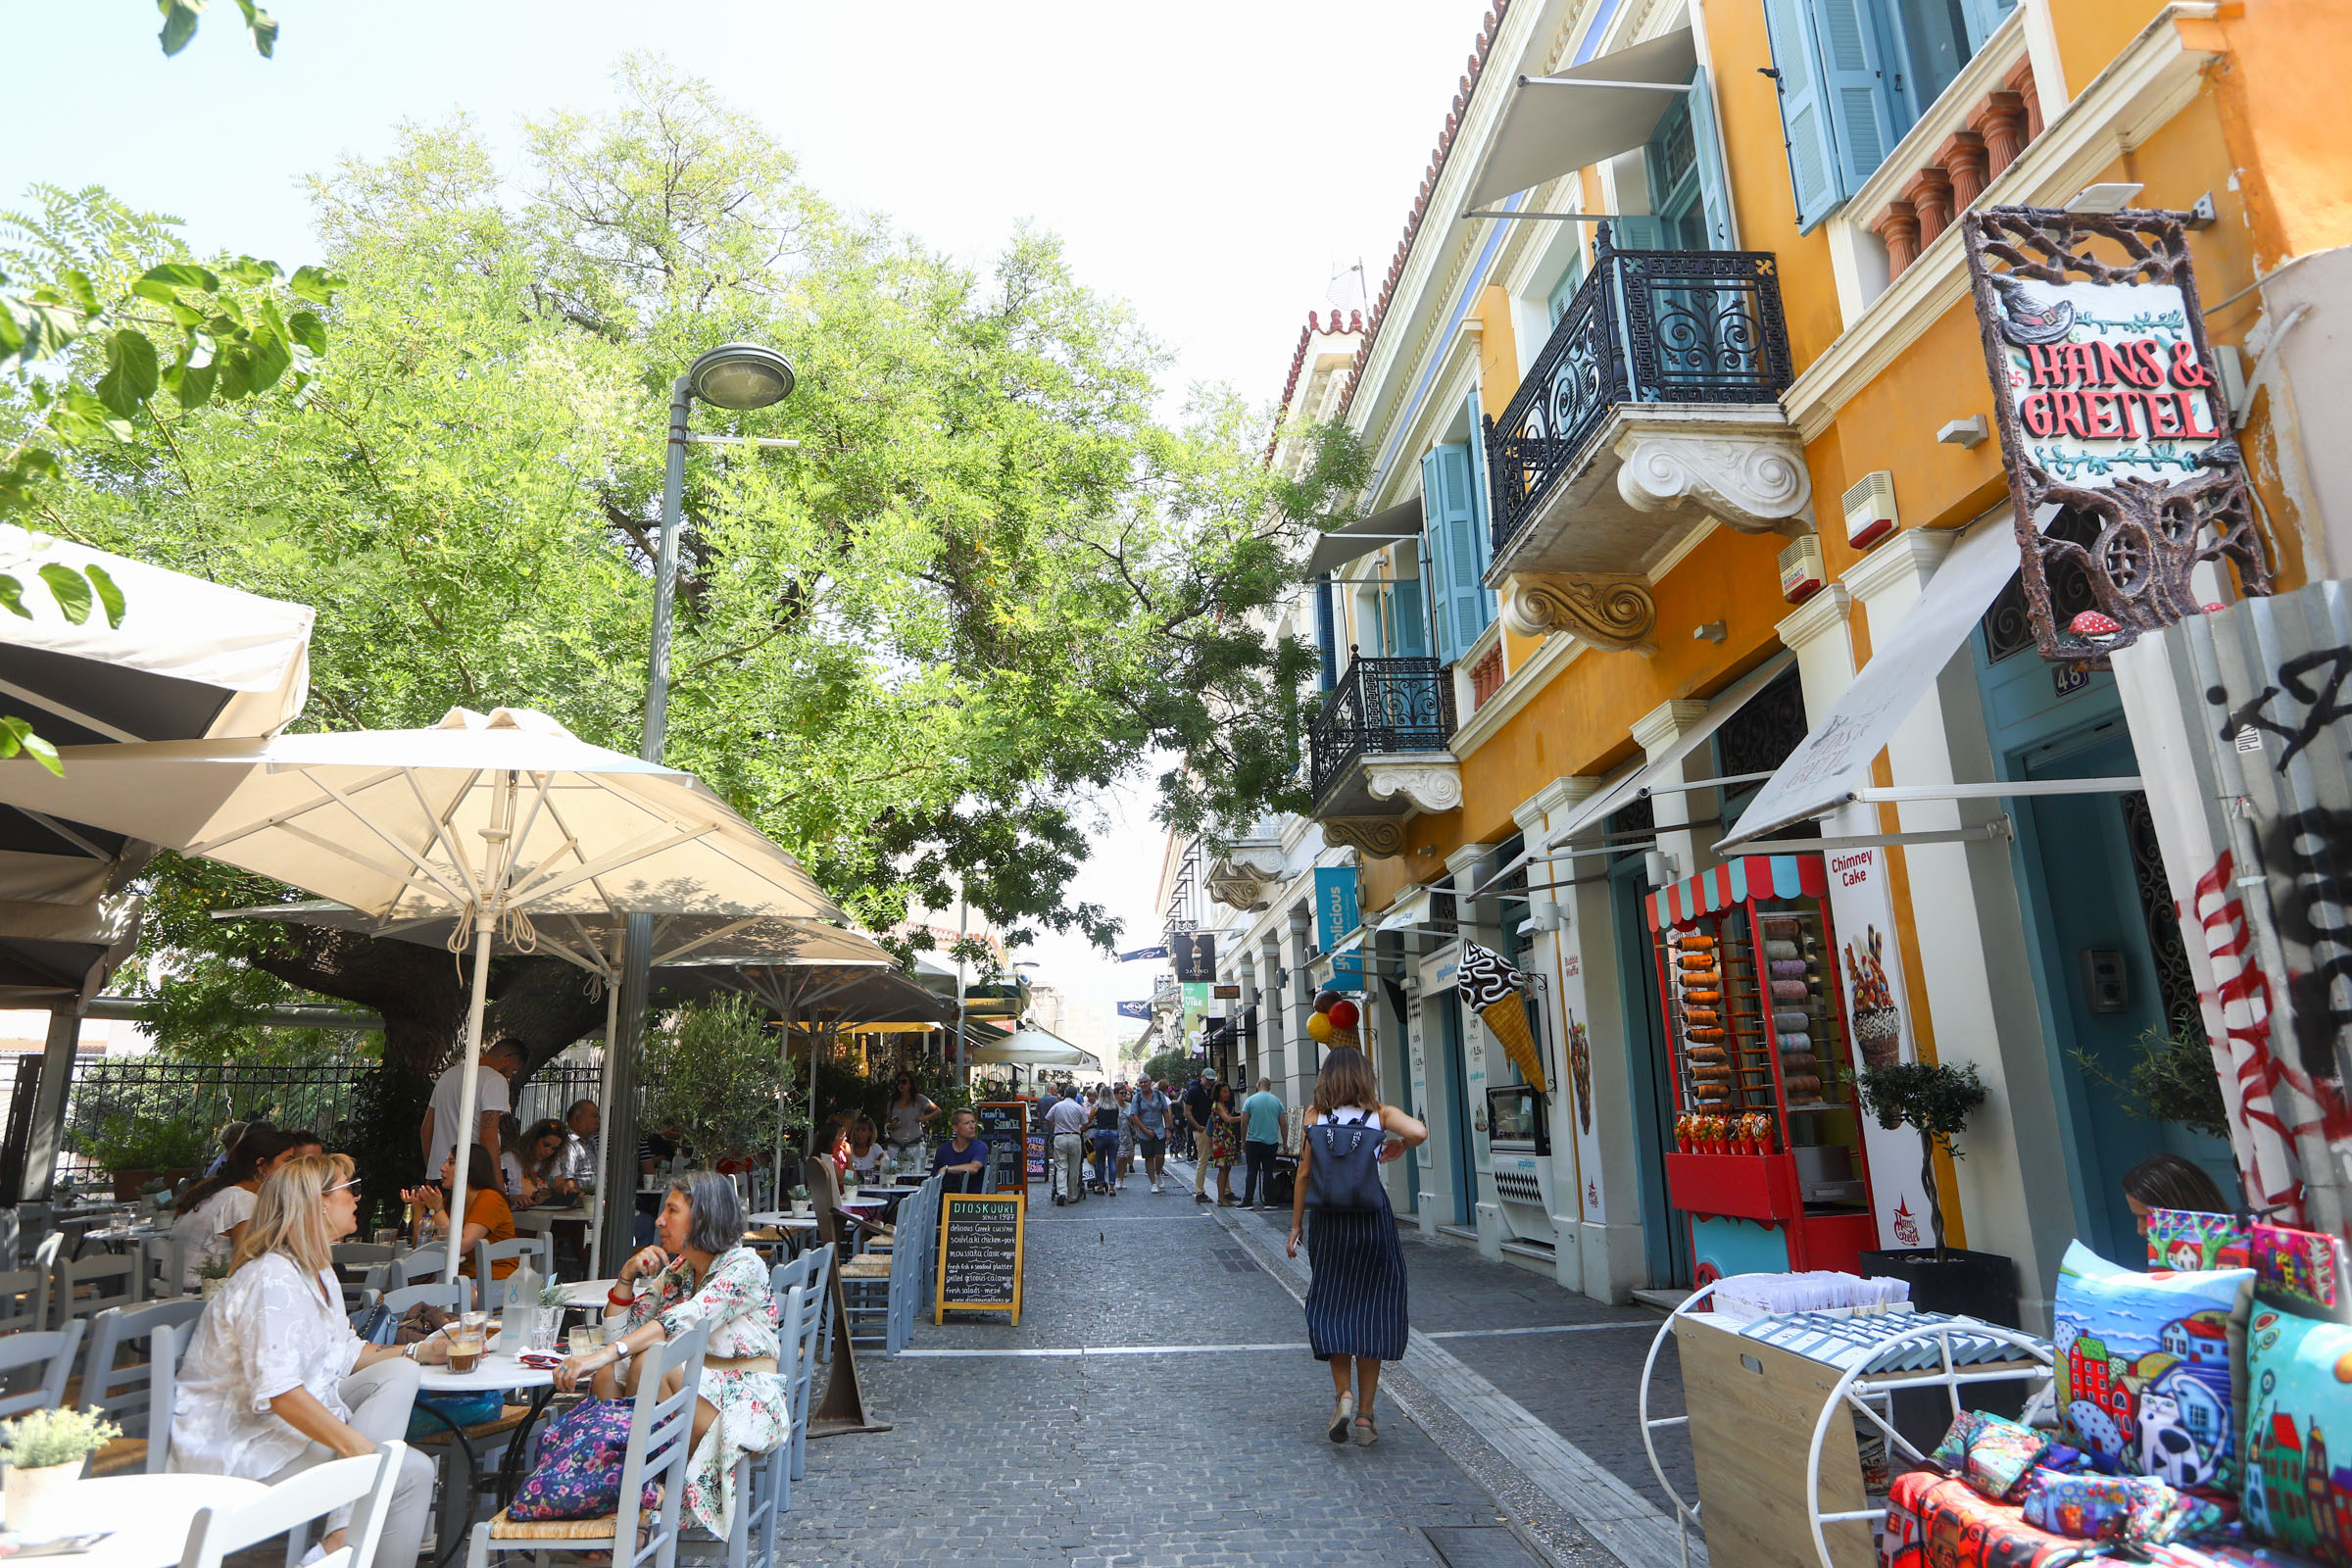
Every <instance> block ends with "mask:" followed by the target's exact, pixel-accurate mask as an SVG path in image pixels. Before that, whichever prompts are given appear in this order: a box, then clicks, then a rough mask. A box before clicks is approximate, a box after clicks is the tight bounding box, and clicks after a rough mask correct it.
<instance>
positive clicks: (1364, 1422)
mask: <svg viewBox="0 0 2352 1568" xmlns="http://www.w3.org/2000/svg"><path fill="white" fill-rule="evenodd" d="M1379 1441H1380V1423H1379V1422H1377V1421H1375V1420H1373V1419H1372V1418H1371V1417H1370V1416H1368V1415H1359V1416H1357V1417H1356V1418H1355V1446H1357V1447H1359V1448H1369V1447H1370V1446H1372V1445H1374V1444H1375V1443H1378V1442H1379Z"/></svg>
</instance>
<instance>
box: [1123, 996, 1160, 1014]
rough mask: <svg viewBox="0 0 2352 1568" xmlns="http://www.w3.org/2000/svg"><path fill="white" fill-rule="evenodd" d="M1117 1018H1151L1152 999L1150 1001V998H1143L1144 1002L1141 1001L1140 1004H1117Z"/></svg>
mask: <svg viewBox="0 0 2352 1568" xmlns="http://www.w3.org/2000/svg"><path fill="white" fill-rule="evenodd" d="M1119 1016H1120V1017H1122V1018H1149V1017H1151V1016H1152V999H1151V998H1150V997H1146V998H1144V1000H1143V1001H1141V1002H1122V1003H1120V1004H1119Z"/></svg>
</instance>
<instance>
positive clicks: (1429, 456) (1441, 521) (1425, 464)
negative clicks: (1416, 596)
mask: <svg viewBox="0 0 2352 1568" xmlns="http://www.w3.org/2000/svg"><path fill="white" fill-rule="evenodd" d="M1445 452H1446V449H1445V448H1444V447H1438V448H1435V449H1433V450H1431V451H1429V452H1426V453H1423V454H1422V457H1421V531H1422V539H1423V541H1424V543H1423V546H1422V550H1421V580H1422V581H1423V582H1424V583H1427V584H1428V585H1429V588H1428V592H1429V609H1430V617H1429V618H1430V621H1431V624H1432V626H1433V628H1434V630H1435V631H1436V633H1437V653H1438V662H1440V663H1444V664H1450V663H1452V662H1453V658H1454V642H1453V616H1452V613H1451V604H1452V601H1451V600H1450V599H1449V598H1448V597H1447V595H1448V590H1449V585H1450V584H1451V583H1452V581H1453V562H1452V558H1451V555H1450V553H1449V551H1448V550H1447V546H1448V545H1449V544H1450V543H1451V536H1450V535H1449V534H1448V533H1447V531H1446V499H1445V498H1446V479H1445V475H1444V473H1443V471H1442V464H1441V462H1440V460H1441V459H1442V458H1443V456H1444V455H1445Z"/></svg>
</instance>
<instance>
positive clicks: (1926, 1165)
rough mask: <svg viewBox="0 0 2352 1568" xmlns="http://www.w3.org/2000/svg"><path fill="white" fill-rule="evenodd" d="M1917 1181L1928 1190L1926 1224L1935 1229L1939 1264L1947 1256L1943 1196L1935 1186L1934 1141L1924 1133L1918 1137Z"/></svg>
mask: <svg viewBox="0 0 2352 1568" xmlns="http://www.w3.org/2000/svg"><path fill="white" fill-rule="evenodd" d="M1919 1180H1920V1184H1921V1185H1922V1186H1924V1187H1925V1188H1927V1190H1928V1222H1929V1223H1930V1224H1931V1225H1933V1226H1934V1227H1935V1228H1936V1262H1938V1263H1941V1262H1944V1261H1946V1259H1947V1255H1948V1254H1947V1251H1946V1249H1945V1247H1944V1245H1943V1195H1942V1193H1941V1192H1939V1191H1938V1190H1937V1189H1936V1140H1935V1139H1933V1138H1930V1137H1929V1136H1928V1135H1927V1134H1926V1133H1921V1134H1920V1135H1919Z"/></svg>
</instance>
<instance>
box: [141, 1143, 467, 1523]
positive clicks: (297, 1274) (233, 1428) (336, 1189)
mask: <svg viewBox="0 0 2352 1568" xmlns="http://www.w3.org/2000/svg"><path fill="white" fill-rule="evenodd" d="M351 1171H352V1165H351V1160H350V1159H349V1158H348V1157H347V1156H345V1155H342V1154H313V1155H308V1156H304V1157H298V1158H296V1159H293V1160H290V1161H288V1162H286V1163H285V1164H283V1165H281V1166H279V1167H278V1168H277V1169H276V1170H275V1171H272V1172H271V1173H270V1176H269V1178H268V1179H267V1180H265V1181H264V1182H263V1183H262V1190H261V1192H260V1193H259V1194H258V1195H257V1199H256V1202H255V1204H254V1210H253V1217H252V1218H251V1219H249V1220H247V1221H246V1222H245V1229H244V1234H243V1235H242V1237H241V1238H240V1239H239V1240H238V1243H237V1249H236V1251H235V1252H234V1253H233V1254H231V1257H230V1262H229V1276H228V1283H227V1284H226V1285H225V1286H223V1287H222V1288H221V1294H220V1295H218V1296H216V1297H214V1298H213V1299H212V1301H211V1303H210V1304H209V1305H207V1306H206V1308H205V1312H204V1316H203V1317H202V1318H201V1319H199V1320H198V1322H197V1325H196V1334H195V1337H194V1339H193V1340H192V1341H191V1342H190V1343H189V1346H188V1352H187V1354H186V1356H185V1357H183V1358H182V1359H181V1361H180V1364H179V1378H178V1383H177V1386H176V1387H175V1388H174V1390H173V1393H172V1460H171V1468H172V1469H173V1470H178V1471H191V1472H194V1473H197V1474H201V1475H219V1476H242V1477H244V1478H245V1479H247V1480H250V1481H264V1482H276V1481H282V1480H284V1479H286V1478H287V1477H288V1476H291V1475H294V1474H296V1473H297V1472H300V1471H303V1470H308V1469H310V1468H311V1467H312V1466H313V1465H319V1464H325V1463H327V1462H328V1461H329V1460H333V1459H345V1458H354V1457H357V1456H359V1455H361V1454H366V1453H372V1452H374V1451H375V1447H376V1445H378V1444H379V1443H384V1442H387V1441H391V1440H394V1439H398V1438H400V1437H402V1436H404V1435H405V1434H406V1433H407V1431H408V1427H409V1407H410V1405H411V1404H412V1403H414V1402H415V1400H416V1397H417V1377H418V1372H417V1365H416V1362H417V1355H418V1352H419V1349H420V1347H417V1346H410V1347H408V1348H405V1349H404V1348H395V1347H392V1346H383V1345H368V1344H364V1343H363V1342H362V1341H361V1339H360V1337H359V1336H358V1335H356V1334H354V1333H353V1332H352V1330H351V1323H350V1320H349V1319H347V1318H346V1317H345V1316H344V1314H343V1293H342V1290H341V1288H340V1287H339V1286H338V1285H337V1284H336V1283H335V1277H334V1271H333V1268H332V1267H331V1264H330V1257H329V1249H330V1248H332V1247H333V1245H334V1244H335V1243H336V1242H337V1241H339V1240H341V1239H342V1238H343V1237H346V1236H349V1235H350V1234H351V1233H352V1232H353V1231H354V1230H356V1229H357V1228H358V1225H359V1198H358V1193H357V1186H358V1184H357V1183H356V1182H354V1181H353V1180H352V1174H351ZM433 1358H434V1359H439V1355H438V1354H437V1353H435V1354H433ZM432 1495H433V1466H432V1461H431V1460H429V1459H427V1458H425V1456H424V1455H423V1454H421V1453H419V1452H417V1450H416V1449H415V1448H411V1449H409V1450H408V1453H407V1455H406V1457H405V1458H404V1459H403V1461H402V1464H401V1471H400V1480H399V1482H398V1483H397V1484H396V1486H395V1487H394V1489H393V1493H392V1506H391V1509H390V1511H389V1512H388V1513H387V1515H386V1517H385V1520H384V1533H383V1539H382V1541H381V1543H380V1544H378V1545H377V1547H376V1551H375V1564H374V1568H416V1562H417V1549H418V1546H419V1544H420V1543H421V1542H422V1540H423V1537H424V1519H425V1510H426V1509H427V1507H429V1506H430V1504H431V1502H432ZM350 1515H351V1510H350V1509H348V1508H345V1509H339V1510H337V1511H336V1512H335V1513H334V1514H332V1515H330V1516H329V1517H328V1521H327V1523H328V1527H329V1531H330V1533H329V1534H328V1536H327V1537H326V1540H325V1542H324V1543H323V1544H324V1545H325V1547H326V1549H327V1550H329V1551H332V1550H334V1549H335V1548H336V1547H338V1546H339V1545H341V1544H342V1537H343V1530H344V1527H345V1526H346V1525H347V1524H348V1523H349V1522H350Z"/></svg>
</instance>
